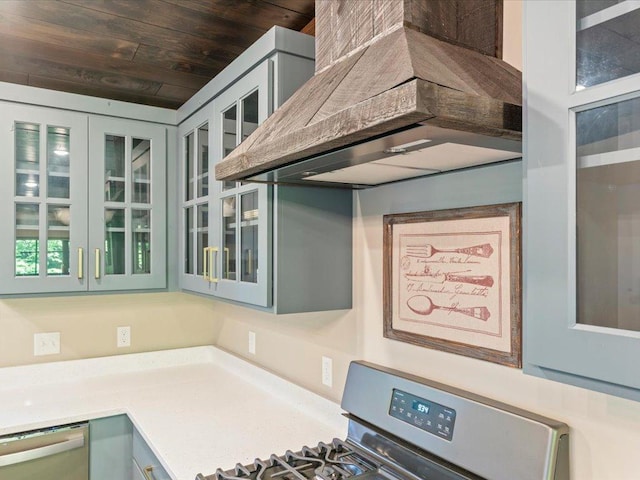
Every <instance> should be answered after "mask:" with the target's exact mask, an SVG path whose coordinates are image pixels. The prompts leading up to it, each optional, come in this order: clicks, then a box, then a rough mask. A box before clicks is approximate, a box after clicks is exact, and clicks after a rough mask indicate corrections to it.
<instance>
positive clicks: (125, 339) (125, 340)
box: [117, 327, 131, 348]
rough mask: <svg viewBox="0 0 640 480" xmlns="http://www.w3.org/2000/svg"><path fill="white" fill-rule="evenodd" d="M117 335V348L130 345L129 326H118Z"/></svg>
mask: <svg viewBox="0 0 640 480" xmlns="http://www.w3.org/2000/svg"><path fill="white" fill-rule="evenodd" d="M117 336H118V340H117V345H118V348H120V347H130V346H131V327H118V333H117Z"/></svg>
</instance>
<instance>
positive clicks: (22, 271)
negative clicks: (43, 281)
mask: <svg viewBox="0 0 640 480" xmlns="http://www.w3.org/2000/svg"><path fill="white" fill-rule="evenodd" d="M39 214H40V205H38V204H36V203H18V204H16V225H15V227H16V254H15V259H16V275H17V276H18V277H26V276H37V275H38V274H39V273H40V255H39V249H40V245H39V243H40V242H39V240H40V215H39Z"/></svg>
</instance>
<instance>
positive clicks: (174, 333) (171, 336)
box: [0, 293, 217, 367]
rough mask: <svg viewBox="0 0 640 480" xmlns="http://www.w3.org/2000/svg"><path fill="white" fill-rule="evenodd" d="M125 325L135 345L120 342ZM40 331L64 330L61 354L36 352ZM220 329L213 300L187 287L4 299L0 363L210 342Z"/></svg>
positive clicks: (0, 312) (0, 303)
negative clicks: (172, 290) (178, 290)
mask: <svg viewBox="0 0 640 480" xmlns="http://www.w3.org/2000/svg"><path fill="white" fill-rule="evenodd" d="M123 325H129V326H130V327H131V347H129V348H116V328H117V327H118V326H123ZM39 332H60V343H61V351H60V354H59V355H45V356H38V357H34V356H33V334H34V333H39ZM216 335H217V328H216V323H215V321H214V312H213V305H212V303H211V302H210V301H208V300H206V299H202V298H200V297H197V296H194V295H187V294H184V293H139V294H136V293H134V294H116V295H79V296H64V297H46V298H45V297H41V298H15V299H2V300H0V367H4V366H10V365H24V364H29V363H40V362H51V361H58V360H71V359H78V358H89V357H100V356H106V355H117V354H123V353H136V352H145V351H150V350H161V349H169V348H180V347H188V346H194V345H211V344H213V343H215V339H216Z"/></svg>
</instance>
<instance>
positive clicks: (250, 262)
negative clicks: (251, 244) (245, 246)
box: [247, 248, 253, 275]
mask: <svg viewBox="0 0 640 480" xmlns="http://www.w3.org/2000/svg"><path fill="white" fill-rule="evenodd" d="M247 270H248V271H249V275H253V249H251V248H250V249H249V268H248V269H247Z"/></svg>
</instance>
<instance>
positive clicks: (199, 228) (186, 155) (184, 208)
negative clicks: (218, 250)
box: [178, 108, 213, 293]
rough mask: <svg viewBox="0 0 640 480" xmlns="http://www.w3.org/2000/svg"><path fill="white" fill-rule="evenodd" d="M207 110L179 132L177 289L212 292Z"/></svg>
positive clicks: (210, 179) (208, 114) (183, 125)
mask: <svg viewBox="0 0 640 480" xmlns="http://www.w3.org/2000/svg"><path fill="white" fill-rule="evenodd" d="M209 116H210V109H207V108H204V109H202V110H200V111H199V112H197V113H195V114H194V115H193V116H191V117H190V118H189V119H188V120H186V121H185V122H183V123H182V124H181V125H180V127H179V129H178V142H179V145H180V147H179V148H180V161H179V164H180V171H179V174H178V175H179V181H180V188H179V191H178V192H179V193H178V195H179V199H180V200H179V205H180V213H179V217H180V227H179V231H180V237H179V243H178V245H179V246H178V249H179V251H180V267H179V268H180V287H181V288H184V289H186V290H191V291H195V292H200V293H211V291H212V289H213V285H212V283H211V282H210V281H209V278H210V277H209V275H210V272H211V268H210V265H209V262H210V247H209V235H210V233H209V185H210V183H211V182H212V178H210V177H211V175H212V170H213V169H211V168H210V152H211V150H210V148H209V145H210V143H211V142H210V137H211V136H212V131H211V129H210V128H209Z"/></svg>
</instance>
